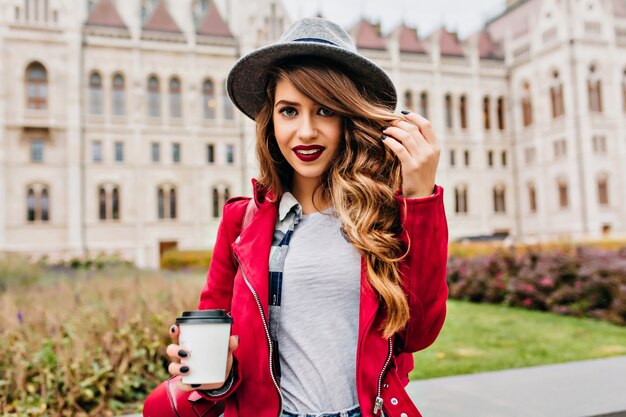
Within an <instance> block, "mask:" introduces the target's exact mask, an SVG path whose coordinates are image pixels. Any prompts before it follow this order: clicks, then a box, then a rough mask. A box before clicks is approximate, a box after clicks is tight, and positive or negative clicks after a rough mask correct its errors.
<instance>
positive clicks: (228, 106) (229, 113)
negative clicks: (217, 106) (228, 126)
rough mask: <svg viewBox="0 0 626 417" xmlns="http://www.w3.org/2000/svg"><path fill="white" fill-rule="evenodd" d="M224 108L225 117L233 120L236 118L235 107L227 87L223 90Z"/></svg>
mask: <svg viewBox="0 0 626 417" xmlns="http://www.w3.org/2000/svg"><path fill="white" fill-rule="evenodd" d="M222 110H223V111H224V119H226V120H233V119H234V118H235V108H234V107H233V102H232V101H230V97H228V92H227V91H226V89H225V88H224V89H223V90H222Z"/></svg>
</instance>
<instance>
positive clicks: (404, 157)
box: [383, 135, 412, 166]
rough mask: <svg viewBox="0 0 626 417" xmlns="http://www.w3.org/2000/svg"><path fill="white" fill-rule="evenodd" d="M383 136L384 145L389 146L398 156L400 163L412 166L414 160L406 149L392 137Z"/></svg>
mask: <svg viewBox="0 0 626 417" xmlns="http://www.w3.org/2000/svg"><path fill="white" fill-rule="evenodd" d="M383 136H385V138H384V139H383V143H384V144H385V145H386V146H388V147H389V149H391V151H392V152H393V153H395V154H396V156H397V157H398V159H399V160H400V163H402V165H405V166H409V165H410V164H411V160H412V158H411V154H409V151H408V150H407V149H406V147H405V146H404V145H403V144H402V143H400V142H399V141H397V140H396V139H394V138H392V137H389V136H386V135H383Z"/></svg>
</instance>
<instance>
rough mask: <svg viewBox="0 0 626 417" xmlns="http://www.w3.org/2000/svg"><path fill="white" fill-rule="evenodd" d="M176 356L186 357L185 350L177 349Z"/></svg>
mask: <svg viewBox="0 0 626 417" xmlns="http://www.w3.org/2000/svg"><path fill="white" fill-rule="evenodd" d="M178 356H180V357H181V358H186V357H187V352H185V351H184V350H182V349H181V350H179V351H178Z"/></svg>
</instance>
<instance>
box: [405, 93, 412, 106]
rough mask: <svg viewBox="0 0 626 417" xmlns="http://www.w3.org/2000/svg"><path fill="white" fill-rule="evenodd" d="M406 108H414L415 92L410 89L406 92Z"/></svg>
mask: <svg viewBox="0 0 626 417" xmlns="http://www.w3.org/2000/svg"><path fill="white" fill-rule="evenodd" d="M404 109H405V110H413V94H412V93H411V91H410V90H406V91H405V92H404Z"/></svg>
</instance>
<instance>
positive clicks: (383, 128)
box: [380, 126, 389, 131]
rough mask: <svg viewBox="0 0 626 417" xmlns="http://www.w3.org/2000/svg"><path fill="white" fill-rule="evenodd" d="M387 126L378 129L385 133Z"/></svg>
mask: <svg viewBox="0 0 626 417" xmlns="http://www.w3.org/2000/svg"><path fill="white" fill-rule="evenodd" d="M388 127H389V126H383V127H381V128H380V130H382V131H385V129H387V128H388Z"/></svg>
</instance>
